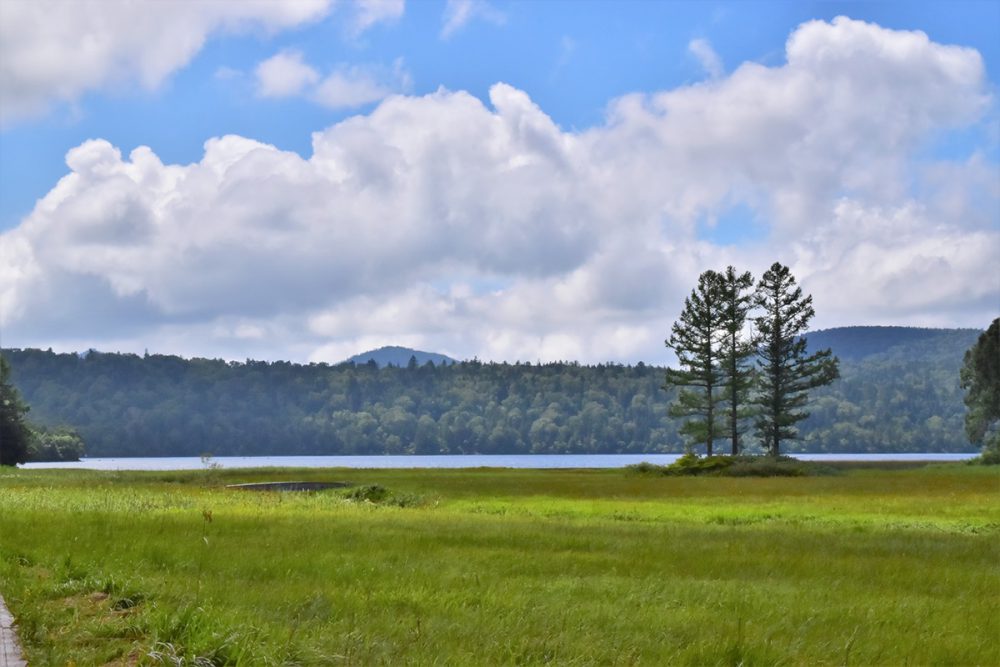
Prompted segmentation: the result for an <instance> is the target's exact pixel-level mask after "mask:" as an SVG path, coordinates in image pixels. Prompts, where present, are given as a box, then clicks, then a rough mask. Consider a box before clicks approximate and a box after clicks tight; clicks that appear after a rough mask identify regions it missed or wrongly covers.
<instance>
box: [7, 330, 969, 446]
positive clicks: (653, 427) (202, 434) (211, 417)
mask: <svg viewBox="0 0 1000 667" xmlns="http://www.w3.org/2000/svg"><path fill="white" fill-rule="evenodd" d="M858 329H862V328H852V329H851V330H831V331H828V332H822V333H823V335H825V336H826V337H827V338H826V341H825V345H831V346H832V347H833V349H834V353H836V354H841V355H842V356H843V357H844V360H843V361H842V364H841V375H842V377H841V379H840V380H838V381H836V382H835V383H834V384H833V385H831V386H829V387H826V388H824V389H821V390H817V391H816V392H815V394H814V398H815V401H814V405H813V408H812V411H813V415H812V416H811V417H810V418H809V419H808V420H807V421H806V422H804V423H803V425H802V429H801V431H802V435H803V440H801V441H799V442H795V443H792V442H789V443H788V447H787V451H796V450H799V451H811V452H837V451H851V452H868V451H871V452H874V451H973V450H974V449H975V448H974V447H972V446H970V445H969V444H968V442H966V440H965V436H964V432H963V429H962V415H963V410H964V407H963V405H962V393H961V390H960V389H959V387H958V369H959V367H960V365H961V360H962V355H963V353H964V352H965V350H966V349H968V348H969V347H970V346H971V345H972V344H973V343H974V342H975V340H976V337H977V336H978V335H979V333H980V332H978V331H974V330H937V333H936V334H933V335H922V336H916V337H906V336H902V337H900V340H901V341H902V342H901V343H900V344H898V345H883V344H880V346H879V347H878V349H879V351H878V352H876V353H874V354H860V355H855V354H854V353H853V351H852V349H850V347H849V345H848V344H847V343H844V342H843V341H841V343H840V344H839V345H840V347H838V344H835V342H834V339H833V338H830V336H831V335H833V334H835V333H836V332H838V331H840V332H847V331H853V332H854V333H852V334H851V336H854V335H856V334H858V333H859V332H858V331H857V330H858ZM883 333H885V332H883ZM872 335H876V334H872ZM849 338H850V336H848V339H849ZM810 340H811V339H810ZM845 340H847V339H845ZM3 354H4V355H5V356H6V357H7V359H8V360H9V362H10V364H11V367H12V369H13V373H12V380H13V382H14V383H15V384H16V385H17V386H18V387H19V388H20V390H21V392H22V395H23V396H24V398H25V400H26V401H27V402H28V404H29V405H30V406H31V412H30V413H29V415H28V417H29V418H30V419H31V420H33V421H34V422H36V423H40V424H45V425H49V426H59V425H68V426H72V427H75V428H77V429H78V430H79V431H80V433H81V434H82V435H83V436H84V439H85V440H86V442H87V452H88V455H89V456H171V455H178V456H179V455H198V454H201V453H205V452H211V453H213V454H215V455H218V456H222V455H253V454H382V453H385V454H398V453H420V454H434V453H451V454H456V453H568V452H581V453H587V452H606V453H611V452H635V453H639V452H676V451H680V450H681V448H682V445H681V438H680V437H679V436H678V433H677V430H678V428H679V426H680V424H679V423H678V422H677V421H675V420H672V419H670V418H669V417H668V416H667V410H666V406H667V404H668V402H669V400H670V399H671V398H672V395H671V394H670V393H669V392H667V391H665V390H663V389H662V388H661V387H662V385H663V379H664V371H663V369H662V368H657V367H653V366H646V365H643V364H638V365H636V366H619V365H599V366H580V365H578V364H571V363H556V364H544V365H532V364H484V363H480V362H476V361H473V362H464V363H459V364H455V365H448V366H434V365H432V364H425V365H423V366H416V367H409V368H407V367H389V368H382V369H379V368H377V367H376V366H375V364H365V365H355V364H341V365H338V366H328V365H325V364H310V365H298V364H291V363H288V362H274V363H267V362H257V361H247V362H245V363H236V362H224V361H218V360H206V359H191V360H185V359H181V358H178V357H173V356H162V355H149V356H145V357H139V356H136V355H129V354H104V353H98V352H91V353H88V354H86V355H83V356H81V355H76V354H56V353H53V352H46V351H41V350H5V351H4V353H3Z"/></svg>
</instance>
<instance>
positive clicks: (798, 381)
mask: <svg viewBox="0 0 1000 667" xmlns="http://www.w3.org/2000/svg"><path fill="white" fill-rule="evenodd" d="M814 315H815V310H814V309H813V306H812V296H811V295H803V294H802V289H801V288H799V287H798V286H797V285H796V283H795V277H794V276H792V274H791V271H789V269H788V267H786V266H783V265H782V264H780V263H778V262H775V263H774V264H772V265H771V268H770V269H768V270H767V271H766V272H765V273H764V275H763V276H762V277H761V279H760V280H759V281H758V282H757V284H756V286H755V285H754V279H753V276H752V275H751V274H750V272H743V273H738V272H737V271H736V269H734V268H733V267H732V266H730V267H728V268H727V269H726V270H725V271H724V272H716V271H705V272H704V273H702V274H701V276H700V277H699V278H698V285H697V287H695V289H694V290H693V291H692V292H691V295H690V296H689V297H687V298H686V299H685V300H684V309H683V310H682V311H681V315H680V318H679V319H678V320H677V321H676V322H675V323H674V325H673V327H672V329H671V334H670V338H668V339H667V340H666V345H667V347H670V348H672V349H673V350H674V352H675V353H676V354H677V360H678V365H679V366H680V368H677V369H674V368H668V369H667V371H666V383H667V385H668V386H675V387H677V388H678V389H679V391H678V394H677V397H676V398H675V399H674V401H673V402H672V403H671V405H670V409H669V414H670V416H672V417H679V418H683V419H684V420H685V421H684V424H683V425H682V426H681V428H680V432H681V434H682V435H684V436H686V438H687V441H686V444H687V447H688V451H692V449H693V447H694V446H696V445H698V444H701V443H704V445H705V451H706V454H707V455H708V456H712V454H713V445H714V442H715V440H716V439H717V438H720V437H723V436H728V437H729V438H730V442H731V445H732V455H733V456H736V455H738V454H740V452H741V450H742V445H741V442H742V440H741V438H742V435H743V434H744V433H745V431H746V430H747V421H748V420H750V419H752V420H753V426H754V430H755V432H756V435H757V438H758V440H759V441H760V442H761V443H762V445H763V446H764V448H765V449H766V451H767V453H768V454H770V455H772V456H777V455H778V454H779V453H780V449H781V442H782V441H786V440H792V439H796V438H798V435H799V433H798V430H797V429H796V428H795V424H797V423H798V422H800V421H802V420H804V419H806V418H807V417H808V416H809V413H808V412H807V411H806V410H805V409H804V407H805V405H806V402H807V400H808V392H809V391H810V390H812V389H815V388H817V387H821V386H823V385H827V384H830V383H831V382H833V381H834V380H835V379H837V378H838V377H839V376H840V371H839V362H838V360H837V358H836V357H834V356H833V355H832V353H831V351H830V350H828V349H827V350H819V351H815V352H813V353H812V354H809V353H808V352H807V349H806V348H807V339H806V337H805V336H804V334H805V333H806V331H808V325H809V321H810V320H811V319H812V318H813V316H814ZM749 323H752V324H753V327H752V329H750V330H749V331H748V330H747V329H748V326H747V325H748V324H749Z"/></svg>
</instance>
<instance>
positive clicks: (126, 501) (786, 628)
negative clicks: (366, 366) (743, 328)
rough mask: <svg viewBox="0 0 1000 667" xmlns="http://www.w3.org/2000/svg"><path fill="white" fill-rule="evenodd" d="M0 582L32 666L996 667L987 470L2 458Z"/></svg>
mask: <svg viewBox="0 0 1000 667" xmlns="http://www.w3.org/2000/svg"><path fill="white" fill-rule="evenodd" d="M291 479H295V480H328V481H346V482H352V483H356V484H358V485H368V484H378V485H381V486H383V487H385V488H386V489H388V490H389V496H388V497H387V498H384V499H381V500H379V501H378V502H374V503H373V502H369V501H366V500H363V499H357V498H355V499H350V498H346V497H345V496H346V495H347V493H349V492H350V491H351V490H350V489H347V490H343V489H340V490H328V491H320V492H308V493H275V492H266V493H262V492H254V491H237V490H231V489H226V488H225V485H226V484H231V483H237V482H251V481H261V480H268V481H271V480H291ZM354 495H355V496H361V495H364V494H362V493H356V492H355V494H354ZM371 497H376V496H375V495H372V496H371ZM0 591H2V592H3V594H4V596H5V597H6V599H7V603H8V606H9V607H10V608H11V610H12V612H13V613H14V614H15V616H17V617H18V619H19V623H20V632H21V637H22V640H23V643H24V644H25V648H26V652H27V658H28V661H29V664H31V665H32V666H33V667H41V666H43V665H60V666H62V665H67V664H73V665H80V666H82V665H106V664H110V665H134V664H140V665H146V664H154V665H155V664H164V665H381V664H384V665H407V664H417V665H480V664H524V665H535V664H557V665H633V664H643V665H673V664H678V665H685V664H691V665H740V664H742V665H850V664H859V665H861V664H884V665H928V664H951V665H997V664H1000V471H998V469H997V467H995V466H994V467H985V466H969V465H961V464H951V465H938V466H929V467H921V468H899V469H867V468H859V467H845V468H844V470H842V472H841V474H838V475H833V476H823V477H797V478H721V477H717V478H688V477H660V476H651V475H639V474H634V473H629V472H626V471H622V470H544V471H542V470H497V469H468V470H344V469H336V470H204V471H198V472H176V473H173V472H172V473H99V472H86V471H60V470H31V471H26V470H2V471H0Z"/></svg>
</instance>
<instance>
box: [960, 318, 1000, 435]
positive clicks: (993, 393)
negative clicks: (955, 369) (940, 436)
mask: <svg viewBox="0 0 1000 667" xmlns="http://www.w3.org/2000/svg"><path fill="white" fill-rule="evenodd" d="M961 381H962V388H963V389H965V392H966V393H965V406H966V408H967V410H968V411H967V412H966V413H965V432H966V434H967V435H968V436H969V441H970V442H973V443H975V444H977V445H980V446H983V447H985V448H986V449H989V450H995V451H997V452H1000V318H997V319H995V320H993V322H992V323H991V324H990V326H989V328H988V329H987V330H986V331H985V332H984V333H983V335H982V336H980V337H979V340H977V341H976V344H975V345H973V346H972V347H971V348H970V349H969V351H968V352H966V353H965V359H964V360H963V363H962V371H961Z"/></svg>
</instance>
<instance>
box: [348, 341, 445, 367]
mask: <svg viewBox="0 0 1000 667" xmlns="http://www.w3.org/2000/svg"><path fill="white" fill-rule="evenodd" d="M411 358H416V360H417V365H418V366H423V365H424V364H426V363H427V362H428V361H432V362H434V365H435V366H440V365H441V364H455V363H458V362H457V361H455V360H454V359H452V358H451V357H448V356H445V355H443V354H438V353H436V352H422V351H420V350H412V349H410V348H408V347H399V346H396V345H389V346H386V347H380V348H379V349H377V350H369V351H368V352H362V353H361V354H355V355H354V356H353V357H351V358H350V359H347V360H346V362H347V363H350V362H354V363H355V364H367V363H368V362H369V361H370V360H374V361H375V363H376V364H378V367H379V368H385V367H386V366H399V367H401V368H402V367H405V366H407V365H409V363H410V359H411Z"/></svg>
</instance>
